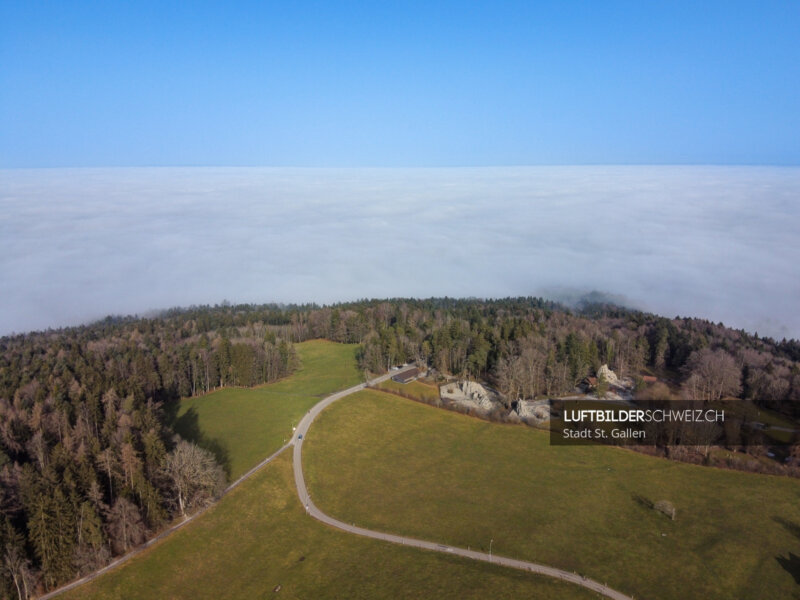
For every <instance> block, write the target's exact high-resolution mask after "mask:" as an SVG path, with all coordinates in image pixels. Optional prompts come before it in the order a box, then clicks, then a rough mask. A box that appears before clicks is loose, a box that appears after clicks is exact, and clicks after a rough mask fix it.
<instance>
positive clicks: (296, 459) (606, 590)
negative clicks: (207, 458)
mask: <svg viewBox="0 0 800 600" xmlns="http://www.w3.org/2000/svg"><path fill="white" fill-rule="evenodd" d="M410 368H412V367H409V368H408V369H410ZM405 370H407V369H402V370H399V371H391V372H390V373H387V374H386V375H382V376H381V377H377V378H376V379H373V380H372V381H370V385H375V384H378V383H380V382H381V381H385V380H387V379H389V378H390V377H393V376H395V375H397V374H399V373H402V372H403V371H405ZM366 387H367V386H366V384H363V383H362V384H360V385H356V386H353V387H351V388H348V389H346V390H343V391H341V392H337V393H335V394H333V395H331V396H328V397H327V398H325V399H323V400H321V401H320V402H318V403H317V404H315V405H314V407H313V408H312V409H311V410H310V411H308V413H307V414H306V415H305V416H304V417H303V418H302V419H301V420H300V422H299V423H298V425H297V428H296V430H295V432H294V434H293V436H292V438H291V440H289V442H288V443H287V444H285V445H283V446H281V448H280V449H279V450H277V451H275V452H274V453H273V454H271V455H270V456H268V457H267V458H265V459H264V460H263V461H261V462H260V463H258V464H257V465H256V466H255V467H253V468H252V469H250V470H249V471H248V472H247V473H245V474H244V475H242V476H241V477H240V478H239V479H237V480H236V481H234V482H233V483H232V484H230V485H229V486H228V487H227V488H226V489H225V492H224V493H223V494H227V493H228V492H229V491H231V490H232V489H233V488H235V487H236V486H238V485H239V484H240V483H242V482H243V481H245V480H246V479H249V478H250V477H251V476H252V475H253V474H254V473H255V472H256V471H258V470H260V469H261V468H262V467H264V466H265V465H267V464H268V463H270V462H272V461H273V460H274V459H275V458H276V457H277V456H278V455H279V454H281V453H282V452H283V451H284V450H286V448H288V447H289V446H292V445H294V456H293V463H294V480H295V484H296V485H297V495H298V496H299V497H300V501H301V502H302V503H303V506H305V507H306V512H308V514H309V515H311V516H312V517H314V518H315V519H317V520H319V521H322V522H323V523H325V524H327V525H330V526H331V527H336V528H337V529H341V530H342V531H347V532H349V533H354V534H356V535H361V536H364V537H369V538H374V539H376V540H383V541H386V542H393V543H395V544H402V545H404V546H413V547H415V548H422V549H424V550H433V551H434V552H445V553H450V554H455V555H457V556H463V557H466V558H471V559H474V560H482V561H485V562H490V563H497V564H499V565H504V566H506V567H513V568H515V569H521V570H523V571H530V572H532V573H539V574H541V575H547V576H548V577H555V578H556V579H561V580H564V581H568V582H570V583H574V584H576V585H580V586H582V587H585V588H588V589H590V590H592V591H594V592H597V593H599V594H602V595H604V596H607V597H608V598H613V599H614V600H634V599H633V598H631V597H630V596H626V595H625V594H622V593H620V592H618V591H616V590H613V589H611V588H610V587H608V586H606V585H603V584H602V583H599V582H597V581H594V580H592V579H588V578H586V577H582V576H581V575H577V574H575V573H570V572H569V571H562V570H561V569H555V568H553V567H548V566H546V565H539V564H536V563H532V562H526V561H524V560H516V559H514V558H507V557H505V556H497V555H489V554H485V553H483V552H476V551H475V550H465V549H464V548H456V547H453V546H446V545H444V544H438V543H436V542H427V541H425V540H417V539H414V538H407V537H402V536H399V535H393V534H391V533H383V532H380V531H372V530H370V529H364V528H363V527H356V526H355V525H348V524H347V523H343V522H342V521H338V520H336V519H334V518H333V517H329V516H328V515H326V514H325V513H323V512H322V511H321V510H319V509H318V508H317V507H316V505H315V504H314V503H313V502H312V501H311V498H310V496H309V495H308V489H307V488H306V482H305V479H304V478H303V461H302V458H301V456H300V453H301V451H302V449H303V440H302V439H301V437H300V436H303V437H305V435H306V433H307V432H308V428H309V426H310V425H311V423H312V422H313V421H314V419H315V418H316V417H317V415H319V413H321V412H322V411H323V410H324V409H325V408H326V407H327V406H329V405H330V404H332V403H334V402H336V401H337V400H339V399H341V398H344V397H345V396H349V395H350V394H353V393H355V392H358V391H361V390H363V389H365V388H366ZM208 508H210V506H209V507H206V508H204V509H202V510H199V511H197V512H196V513H195V514H193V515H191V516H190V517H188V518H187V519H185V520H183V521H181V522H180V523H177V524H176V525H173V526H172V527H169V528H168V529H166V530H165V531H162V532H161V533H160V534H159V535H157V536H156V537H154V538H152V539H150V540H148V541H147V542H146V543H145V544H143V545H142V546H139V547H138V548H136V549H134V550H132V551H131V552H129V553H128V554H125V555H124V556H121V557H119V558H118V559H116V560H114V561H113V562H111V563H109V564H108V565H106V566H105V567H103V568H102V569H100V570H98V571H95V572H94V573H90V574H89V575H86V576H85V577H81V578H80V579H77V580H75V581H73V582H71V583H68V584H66V585H64V586H62V587H60V588H58V589H55V590H51V591H50V592H48V593H46V594H44V595H42V596H40V597H39V600H47V599H50V598H53V597H55V596H58V595H59V594H62V593H64V592H66V591H67V590H71V589H74V588H76V587H78V586H80V585H83V584H84V583H87V582H89V581H91V580H93V579H95V578H97V577H99V576H100V575H102V574H103V573H107V572H108V571H111V570H112V569H114V568H116V567H118V566H120V565H122V564H123V563H126V562H127V561H129V560H130V559H131V558H133V557H134V556H136V555H138V554H139V553H141V552H143V551H144V550H146V549H147V548H149V547H151V546H152V545H153V544H155V543H156V542H158V541H159V540H162V539H164V538H165V537H167V536H168V535H170V534H172V533H174V532H175V531H177V530H178V529H180V528H182V527H184V526H185V525H187V524H188V523H191V522H192V521H194V520H195V519H196V518H198V517H199V516H200V515H202V514H203V513H205V512H206V510H208Z"/></svg>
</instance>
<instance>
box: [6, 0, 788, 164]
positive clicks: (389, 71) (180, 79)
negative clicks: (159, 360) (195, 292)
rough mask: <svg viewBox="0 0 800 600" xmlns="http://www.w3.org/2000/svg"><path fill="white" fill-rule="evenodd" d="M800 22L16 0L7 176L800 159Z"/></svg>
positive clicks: (672, 12) (641, 9)
mask: <svg viewBox="0 0 800 600" xmlns="http://www.w3.org/2000/svg"><path fill="white" fill-rule="evenodd" d="M798 32H800V3H798V2H795V1H790V0H785V1H776V2H768V1H767V2H732V1H727V2H661V3H653V2H641V1H638V2H572V3H566V2H520V3H498V2H486V3H470V2H464V1H463V0H462V1H461V2H452V3H448V2H420V3H411V2H409V3H388V2H376V3H373V4H372V6H368V7H365V6H364V3H361V2H353V3H342V2H338V3H334V2H319V3H307V2H275V3H268V2H253V3H242V2H239V3H205V4H204V3H201V2H187V3H180V4H178V3H172V4H170V5H167V3H164V2H145V1H139V2H132V3H116V2H113V3H112V2H81V3H76V2H63V1H62V2H7V1H4V0H0V167H5V168H15V167H54V166H63V167H75V166H148V165H152V166H166V165H188V166H194V165H196V166H207V165H221V166H225V165H230V166H235V165H241V166H245V165H267V166H336V167H338V166H481V165H535V164H598V163H599V164H766V165H798V164H800V110H798V106H800V42H798Z"/></svg>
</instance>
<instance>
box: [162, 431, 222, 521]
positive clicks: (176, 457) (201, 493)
mask: <svg viewBox="0 0 800 600" xmlns="http://www.w3.org/2000/svg"><path fill="white" fill-rule="evenodd" d="M163 473H164V476H165V477H166V480H167V482H168V486H167V487H168V492H169V494H170V496H171V498H172V500H173V502H174V503H175V505H176V506H177V508H178V510H180V512H181V515H183V516H186V511H187V510H192V509H193V508H196V507H198V506H202V505H204V504H208V503H210V502H212V501H213V500H214V499H215V498H217V497H219V495H220V494H221V493H222V490H223V489H224V488H225V472H224V471H223V470H222V467H221V466H220V465H219V464H218V463H217V461H216V460H215V459H214V455H213V454H211V453H210V452H209V451H208V450H204V449H202V448H200V447H198V446H196V445H195V444H192V443H190V442H187V441H184V440H181V441H180V442H178V445H177V446H175V449H174V450H173V451H172V452H170V453H169V454H168V455H167V460H166V462H165V464H164V469H163Z"/></svg>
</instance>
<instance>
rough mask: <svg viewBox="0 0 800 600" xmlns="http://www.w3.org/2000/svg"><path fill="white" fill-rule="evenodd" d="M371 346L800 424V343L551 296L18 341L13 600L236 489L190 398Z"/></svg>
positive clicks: (263, 308) (539, 380) (231, 315)
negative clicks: (203, 443)
mask: <svg viewBox="0 0 800 600" xmlns="http://www.w3.org/2000/svg"><path fill="white" fill-rule="evenodd" d="M313 338H327V339H330V340H333V341H336V342H347V343H356V344H360V348H359V354H358V356H359V362H360V367H361V368H362V369H363V370H364V371H365V375H366V374H367V372H369V373H380V372H384V371H385V370H387V369H388V368H389V367H391V366H392V365H396V364H401V363H405V362H409V361H417V362H419V363H420V364H427V365H429V366H430V367H433V368H435V369H436V370H438V371H439V372H440V373H443V374H447V375H455V376H459V377H469V378H474V379H478V380H482V381H485V382H489V383H491V384H492V385H493V386H494V387H496V388H497V389H498V390H499V391H500V392H502V393H503V394H505V395H506V396H507V397H509V398H514V399H530V398H543V397H555V396H558V395H561V394H565V393H569V392H571V391H573V390H574V388H575V386H576V384H578V383H579V382H580V381H581V380H582V379H583V378H585V377H587V376H589V375H593V374H594V373H595V372H596V370H597V369H598V368H599V367H600V365H602V364H608V365H609V366H610V367H611V368H612V369H614V370H615V371H616V372H617V373H618V374H620V375H628V376H631V377H633V378H634V379H636V378H641V376H642V375H643V374H645V373H649V374H656V375H658V377H659V378H660V379H661V380H662V381H664V382H666V384H665V385H667V386H668V390H669V392H670V393H674V394H676V395H681V394H682V395H684V396H686V397H693V398H701V399H709V400H715V399H719V398H724V397H737V398H745V399H749V400H752V401H753V402H755V403H756V404H758V405H760V406H763V407H767V408H771V409H773V410H776V411H778V412H781V413H784V414H786V415H789V416H794V417H796V416H798V415H800V364H799V363H798V360H800V344H798V342H797V341H796V340H780V341H777V340H773V339H770V338H764V337H759V336H758V335H756V334H751V333H747V332H745V331H741V330H733V329H730V328H727V327H725V326H724V325H722V324H721V323H717V324H715V323H712V322H709V321H704V320H700V319H692V318H674V319H667V318H663V317H659V316H657V315H652V314H648V313H643V312H639V311H633V310H629V309H626V308H622V307H618V306H614V305H610V304H602V303H584V304H583V305H581V306H579V307H578V308H571V309H570V308H566V307H564V306H561V305H559V304H556V303H553V302H550V301H546V300H543V299H540V298H507V299H501V300H479V299H466V300H458V299H450V298H438V299H437V298H431V299H424V300H415V299H390V300H363V301H358V302H350V303H341V304H336V305H332V306H324V307H320V306H316V305H302V306H300V305H274V304H270V305H230V304H223V305H219V306H213V307H211V306H201V307H191V308H185V309H172V310H169V311H165V312H163V313H162V314H160V315H158V316H154V317H148V318H137V317H109V318H106V319H104V320H102V321H99V322H96V323H93V324H89V325H84V326H80V327H72V328H65V329H59V330H48V331H44V332H34V333H28V334H21V335H15V336H9V337H5V338H2V339H0V547H2V548H3V556H2V557H0V573H2V578H1V579H0V593H1V594H2V595H3V596H4V597H9V598H11V597H18V598H26V597H28V596H30V595H33V594H34V593H38V592H41V591H42V590H46V589H52V588H54V587H57V586H58V585H61V584H63V583H65V582H67V581H70V580H71V579H74V578H75V577H77V576H80V575H82V574H85V573H88V572H91V571H93V570H95V569H97V568H99V567H100V566H102V565H104V564H106V563H107V562H108V561H109V560H111V559H112V558H113V557H114V556H116V555H120V554H123V553H125V552H127V551H128V550H130V549H131V548H133V547H135V546H136V545H138V544H140V543H142V542H143V541H144V540H145V539H147V538H148V537H149V536H150V535H152V534H153V533H155V532H157V531H158V530H159V529H160V528H163V527H164V526H165V524H167V523H168V522H169V521H170V520H172V519H174V518H179V517H180V516H181V515H185V514H188V513H189V512H191V511H193V510H196V509H197V508H198V507H201V506H203V505H206V504H208V503H209V502H212V501H213V500H214V499H215V498H216V497H218V495H219V494H220V493H221V491H222V490H223V489H224V487H225V483H226V482H225V474H224V471H223V470H222V468H221V467H220V466H219V465H218V464H217V463H216V462H215V460H214V457H213V456H212V455H211V454H210V453H208V452H206V451H205V450H203V449H201V448H198V447H197V446H195V445H193V444H192V443H191V442H189V441H187V440H181V439H180V438H179V437H178V436H177V435H176V434H175V433H174V431H172V429H171V415H174V412H175V407H176V403H177V402H178V401H179V399H180V398H182V397H187V396H196V395H200V394H204V393H207V392H209V391H212V390H214V389H218V388H220V387H227V386H253V385H257V384H260V383H265V382H270V381H275V380H277V379H279V378H281V377H284V376H286V375H287V374H289V373H291V372H292V371H293V370H294V369H295V368H296V367H297V366H298V365H297V358H296V355H295V352H294V349H293V343H296V342H301V341H304V340H308V339H313Z"/></svg>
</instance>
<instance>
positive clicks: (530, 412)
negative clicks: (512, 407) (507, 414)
mask: <svg viewBox="0 0 800 600" xmlns="http://www.w3.org/2000/svg"><path fill="white" fill-rule="evenodd" d="M517 414H518V415H519V416H520V418H521V419H526V420H528V421H534V422H536V423H543V422H544V421H548V420H550V401H549V400H519V401H517Z"/></svg>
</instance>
